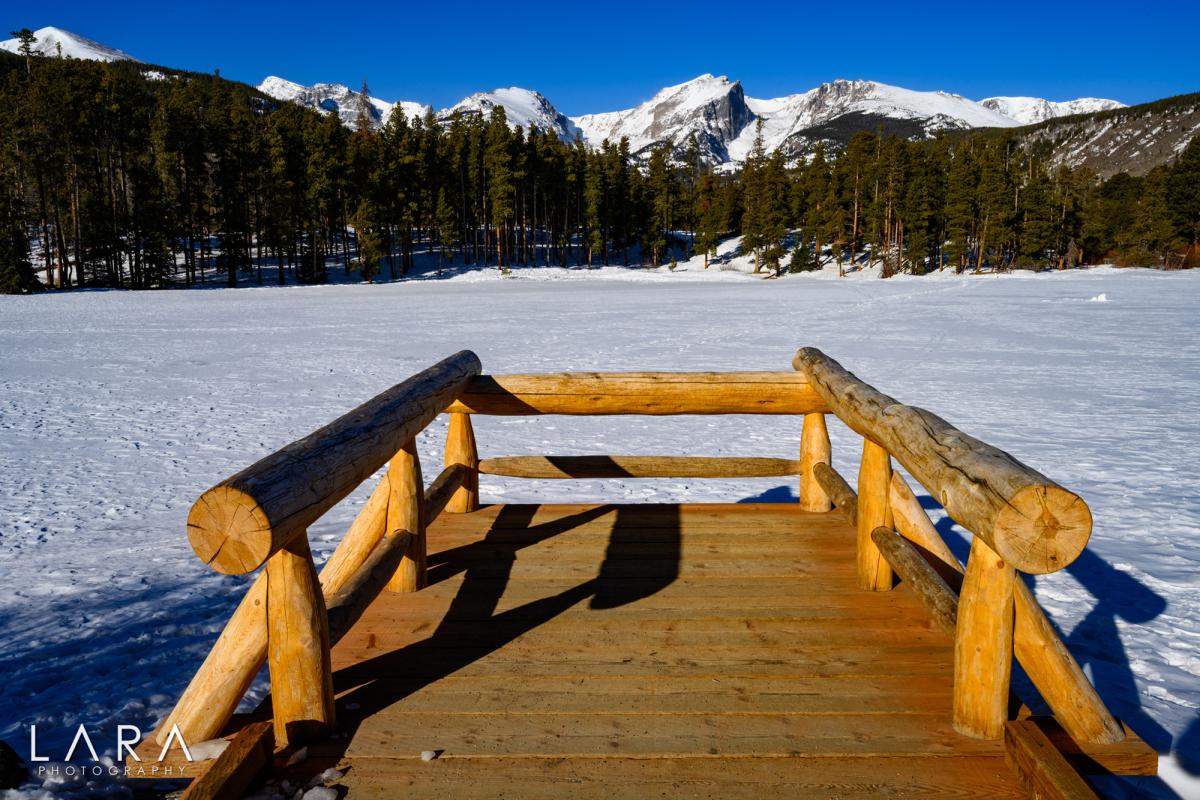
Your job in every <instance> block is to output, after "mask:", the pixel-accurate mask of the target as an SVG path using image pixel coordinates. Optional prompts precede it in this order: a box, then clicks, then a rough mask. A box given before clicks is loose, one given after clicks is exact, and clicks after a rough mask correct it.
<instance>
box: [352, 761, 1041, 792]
mask: <svg viewBox="0 0 1200 800" xmlns="http://www.w3.org/2000/svg"><path fill="white" fill-rule="evenodd" d="M347 761H348V763H343V764H342V766H343V767H348V768H349V771H348V772H347V775H346V779H345V783H346V785H348V786H350V787H352V789H351V794H350V796H351V797H353V798H395V797H400V796H404V797H454V798H460V799H461V800H476V799H478V800H482V799H483V798H513V799H514V800H517V799H520V800H558V799H559V798H562V797H568V796H569V797H571V798H573V800H591V799H592V798H596V799H598V800H643V799H644V798H678V797H689V798H712V800H736V799H737V798H747V800H761V798H764V797H797V798H800V797H802V798H831V799H832V798H840V799H842V800H853V799H855V798H864V799H865V798H879V797H889V798H914V799H917V798H972V799H973V798H981V797H986V798H1017V797H1025V796H1026V795H1025V794H1024V793H1023V792H1022V791H1021V790H1020V788H1019V786H1017V785H1016V784H1015V783H1014V782H1013V779H1012V777H1011V774H1010V772H1009V770H1008V769H1007V768H1006V766H1005V764H1004V762H1003V761H1002V760H997V759H995V758H989V757H978V756H960V757H955V758H953V759H950V758H944V757H936V756H921V757H912V756H910V757H904V758H838V757H833V758H804V757H781V758H734V759H729V758H721V757H708V758H703V757H697V758H620V757H607V758H570V759H552V758H536V759H531V758H527V759H520V758H493V759H471V758H453V757H444V758H440V759H438V760H436V761H432V762H428V763H424V762H421V761H418V760H413V759H399V758H386V759H385V758H380V759H365V758H360V759H349V760H347ZM951 761H952V763H951Z"/></svg>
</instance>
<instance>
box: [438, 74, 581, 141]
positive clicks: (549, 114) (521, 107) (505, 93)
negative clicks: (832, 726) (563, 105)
mask: <svg viewBox="0 0 1200 800" xmlns="http://www.w3.org/2000/svg"><path fill="white" fill-rule="evenodd" d="M497 106H502V107H503V108H504V114H505V117H506V118H507V119H508V124H509V125H512V126H513V127H514V128H515V127H522V128H526V129H528V128H529V126H531V125H532V126H533V127H535V128H537V129H538V130H542V131H553V132H554V133H555V134H557V135H558V137H559V138H560V139H562V140H563V141H565V142H572V141H574V140H575V135H576V134H577V133H578V129H577V128H576V127H575V124H574V122H572V121H571V120H570V119H568V118H567V117H565V116H563V115H562V114H560V113H559V112H558V109H556V108H555V107H554V106H553V105H552V104H551V103H550V101H549V100H547V99H546V98H545V96H543V95H542V94H540V93H538V92H534V91H531V90H529V89H522V88H520V87H518V86H510V87H509V88H507V89H493V90H492V91H490V92H477V93H476V94H473V95H471V96H470V97H465V98H463V99H462V100H459V101H458V102H457V103H455V104H454V105H453V106H451V107H450V108H444V109H442V110H441V111H439V112H438V115H437V116H438V119H439V120H441V121H443V122H448V121H449V120H450V119H452V118H453V117H454V115H456V114H481V115H482V116H483V118H484V119H487V118H488V117H490V116H491V114H492V109H493V108H495V107H497Z"/></svg>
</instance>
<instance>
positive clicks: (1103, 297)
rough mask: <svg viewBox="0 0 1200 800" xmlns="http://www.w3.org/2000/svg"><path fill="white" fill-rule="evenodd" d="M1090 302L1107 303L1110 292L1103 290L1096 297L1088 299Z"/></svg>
mask: <svg viewBox="0 0 1200 800" xmlns="http://www.w3.org/2000/svg"><path fill="white" fill-rule="evenodd" d="M1088 302H1089V303H1107V302H1108V294H1107V293H1106V292H1101V293H1100V294H1098V295H1096V296H1095V297H1093V298H1091V299H1090V300H1088Z"/></svg>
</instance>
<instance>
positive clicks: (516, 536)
mask: <svg viewBox="0 0 1200 800" xmlns="http://www.w3.org/2000/svg"><path fill="white" fill-rule="evenodd" d="M428 541H429V547H430V553H429V567H430V572H429V576H430V581H431V584H430V586H429V587H428V588H426V589H425V590H423V591H421V592H418V593H416V594H405V595H385V596H383V597H381V598H380V599H379V600H378V601H376V603H375V604H374V605H373V606H372V607H371V608H370V609H369V610H368V611H367V613H366V614H364V616H363V618H362V619H361V620H360V621H359V623H358V624H357V625H356V626H355V628H354V629H353V630H352V631H351V632H350V633H349V634H348V635H347V636H346V637H345V638H344V639H343V640H342V641H341V642H340V643H339V645H338V646H337V647H336V648H335V650H334V653H333V661H334V668H335V670H336V673H335V688H336V689H337V691H338V693H339V698H338V716H339V721H340V724H341V726H342V727H343V730H345V731H346V732H347V733H348V734H349V738H348V739H345V740H335V741H332V742H327V743H324V744H321V745H314V746H312V747H310V758H312V759H314V762H315V763H318V764H325V763H329V764H333V763H338V764H340V765H341V767H343V768H344V769H346V770H347V772H346V778H345V779H344V783H345V785H346V786H347V787H349V789H350V796H351V797H359V796H362V797H370V796H385V795H386V796H395V794H397V793H399V792H404V793H406V794H408V795H411V796H416V797H420V796H435V795H437V796H447V795H452V796H456V797H472V796H487V797H496V796H512V797H550V796H561V795H562V794H564V793H566V792H570V793H571V794H572V795H580V796H584V797H587V796H600V795H603V796H604V797H606V798H611V797H655V796H672V797H673V796H679V795H680V794H687V795H694V796H700V797H703V796H718V795H719V796H721V797H723V798H728V797H761V796H763V793H764V791H768V790H771V791H773V792H789V793H792V794H798V795H803V796H815V797H820V796H838V797H855V796H861V797H867V796H871V797H873V796H878V795H879V794H881V793H887V792H890V793H891V796H897V797H905V796H913V797H917V796H919V797H930V796H939V794H941V795H944V796H989V797H991V796H994V797H1005V796H1020V788H1019V786H1018V784H1017V783H1016V780H1015V777H1014V776H1013V775H1012V774H1011V771H1010V770H1009V769H1008V768H1007V767H1006V766H1005V764H1004V759H1003V748H1002V747H1001V746H1000V744H999V743H998V742H979V741H975V740H969V739H964V738H963V737H961V736H959V735H958V734H957V733H955V732H954V731H953V729H952V728H951V725H950V709H951V699H952V682H953V657H952V653H953V644H952V642H951V641H950V639H949V638H948V637H947V636H945V635H944V634H943V633H942V632H941V631H939V630H936V629H935V628H933V626H932V625H931V624H930V623H929V621H928V620H927V618H926V617H925V615H924V613H923V611H922V609H921V607H920V604H919V603H918V602H917V601H916V599H915V598H913V597H912V596H911V595H910V594H909V593H908V592H907V591H906V590H905V589H903V588H900V589H898V590H897V591H894V592H890V593H870V592H862V591H860V590H858V589H857V587H856V586H855V563H854V547H855V538H854V532H853V531H852V530H851V529H850V528H849V527H848V526H847V525H846V523H845V521H844V520H843V518H842V517H841V515H840V514H837V513H832V512H831V513H828V514H812V513H808V512H801V511H799V509H798V508H797V507H795V506H779V505H753V504H745V505H744V504H722V505H703V506H689V505H684V506H614V505H586V504H576V505H563V506H488V507H484V508H482V509H480V510H479V511H477V512H473V513H470V514H444V515H442V516H441V517H440V518H439V519H438V520H437V522H436V523H435V524H434V525H433V526H431V527H430V529H429V532H428ZM423 750H439V751H442V757H441V758H440V759H439V760H437V761H434V762H431V763H425V762H422V761H420V759H419V754H420V752H421V751H423ZM581 792H582V794H581Z"/></svg>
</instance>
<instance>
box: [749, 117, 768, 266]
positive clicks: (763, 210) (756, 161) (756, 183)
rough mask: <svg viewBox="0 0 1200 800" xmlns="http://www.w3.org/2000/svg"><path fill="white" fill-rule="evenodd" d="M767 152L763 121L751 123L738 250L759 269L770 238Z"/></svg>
mask: <svg viewBox="0 0 1200 800" xmlns="http://www.w3.org/2000/svg"><path fill="white" fill-rule="evenodd" d="M766 166H767V155H766V147H765V145H764V144H763V121H762V119H761V118H760V119H759V120H758V122H757V123H755V130H754V144H753V145H752V146H751V148H750V155H749V156H747V158H746V163H745V166H743V167H742V192H743V208H744V211H743V213H742V252H751V253H753V254H754V271H755V272H758V271H759V270H760V269H762V256H763V248H764V247H766V246H767V244H768V242H769V238H770V232H769V231H768V227H769V225H770V210H769V208H768V200H767V193H768V191H769V189H768V187H767V185H766V175H765V171H766Z"/></svg>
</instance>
